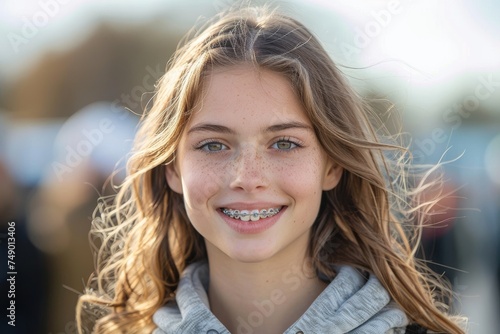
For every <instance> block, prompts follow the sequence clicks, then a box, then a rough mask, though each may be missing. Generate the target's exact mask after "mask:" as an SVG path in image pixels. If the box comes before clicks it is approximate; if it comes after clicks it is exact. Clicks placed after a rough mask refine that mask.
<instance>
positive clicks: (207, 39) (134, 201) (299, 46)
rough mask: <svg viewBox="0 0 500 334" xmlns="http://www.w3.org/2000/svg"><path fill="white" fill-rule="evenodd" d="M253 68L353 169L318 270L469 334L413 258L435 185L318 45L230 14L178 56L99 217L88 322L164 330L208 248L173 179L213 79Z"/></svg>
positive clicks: (316, 237)
mask: <svg viewBox="0 0 500 334" xmlns="http://www.w3.org/2000/svg"><path fill="white" fill-rule="evenodd" d="M243 63H247V64H248V63H249V64H252V65H253V66H255V67H256V68H262V69H268V70H271V71H274V72H276V73H279V74H281V75H283V76H284V77H286V78H287V79H288V80H289V81H290V83H291V84H292V86H293V88H294V90H295V92H296V94H297V96H298V97H299V99H300V101H301V102H302V104H303V107H304V109H305V111H306V112H307V114H308V116H309V118H310V120H311V123H312V124H313V127H314V130H315V132H316V135H317V137H318V139H319V142H320V143H321V145H322V147H323V148H324V150H325V151H326V153H327V154H328V155H329V156H330V157H331V158H332V159H333V160H334V161H336V162H338V163H339V164H340V165H341V166H342V167H343V169H344V172H343V175H342V178H341V181H340V183H339V185H338V186H337V187H336V188H334V189H333V190H331V191H326V192H324V193H323V196H322V203H321V208H320V212H319V215H318V217H317V219H316V221H315V223H314V225H313V227H312V233H311V239H310V244H309V251H310V254H309V255H310V256H311V258H312V259H313V265H314V266H315V268H316V269H317V270H318V271H320V272H322V273H324V274H326V275H328V276H330V277H333V276H334V271H333V269H332V268H333V266H332V265H333V264H340V263H344V264H349V265H352V266H355V267H357V268H360V269H362V270H366V271H369V272H372V273H374V274H375V275H376V276H377V277H378V278H379V280H380V281H381V283H382V284H383V286H384V287H385V288H386V289H387V291H388V292H389V293H390V295H391V296H392V298H393V299H394V300H395V301H396V303H397V304H398V305H400V307H401V308H402V309H403V310H404V311H405V312H406V313H407V315H408V316H409V318H410V319H411V320H412V321H414V322H417V323H419V324H420V325H422V326H423V327H425V328H428V329H430V330H433V331H435V332H446V333H463V330H461V329H460V328H459V326H458V325H457V322H456V321H455V320H454V319H453V318H452V317H450V316H448V315H447V314H446V307H445V304H444V303H442V302H440V301H441V300H442V298H441V297H443V296H441V295H440V294H441V293H442V292H443V291H445V289H444V290H443V289H436V287H442V284H441V283H440V282H439V281H438V280H437V279H436V277H434V276H432V275H431V274H429V273H428V272H427V271H425V268H424V267H423V266H421V265H419V264H418V263H417V261H416V260H415V257H414V255H415V247H416V243H417V242H418V233H417V234H416V237H415V234H414V233H413V229H414V224H413V220H414V218H415V217H416V216H419V217H423V216H424V215H422V214H419V215H417V213H422V212H423V213H425V211H426V210H428V207H429V206H428V205H425V204H422V203H420V204H418V202H417V201H416V200H415V199H416V198H417V197H418V195H419V194H420V192H421V190H422V189H424V188H425V187H427V184H426V182H425V180H426V178H425V177H424V178H423V181H421V183H420V184H417V185H416V186H415V187H413V188H411V187H410V184H409V182H408V181H407V179H408V175H407V174H408V170H409V168H410V167H409V161H408V152H407V150H406V149H405V148H404V147H402V146H400V145H393V144H387V143H384V142H382V141H381V140H380V139H378V134H377V132H378V131H379V130H380V129H379V128H375V127H374V126H373V125H372V119H371V118H372V117H371V116H370V113H369V108H367V107H366V105H365V104H364V103H363V102H362V99H361V98H359V97H358V96H357V94H356V93H355V92H354V91H353V90H352V89H351V88H350V86H349V85H348V83H347V82H346V80H345V79H344V77H343V75H342V74H341V73H340V71H339V70H338V68H337V67H336V65H335V64H334V63H333V61H332V59H331V58H330V57H329V56H328V54H327V52H326V51H325V50H324V48H323V47H322V46H321V44H320V43H319V42H318V40H317V39H316V38H315V37H314V36H313V35H312V34H311V33H310V32H309V31H308V30H307V29H306V28H305V27H304V26H303V25H302V24H300V23H299V22H297V21H296V20H294V19H292V18H290V17H287V16H284V15H281V14H278V13H276V12H275V11H270V10H268V9H267V8H246V9H241V10H238V11H233V12H230V13H226V14H223V15H220V16H219V17H217V19H216V20H215V22H213V23H212V24H209V25H207V26H206V27H205V28H204V29H202V32H201V33H199V34H197V35H195V36H194V37H193V38H192V39H191V40H189V42H187V43H186V44H185V45H184V46H182V47H181V48H180V49H179V50H178V51H177V53H176V54H175V56H174V58H173V60H172V61H171V63H170V65H169V68H168V71H167V73H166V74H165V76H164V77H163V78H162V79H161V81H160V82H159V85H158V88H157V91H156V95H155V100H154V105H153V107H152V109H151V110H150V111H149V112H147V113H146V114H145V115H144V116H143V119H142V123H141V128H140V130H139V132H138V134H137V138H136V141H135V149H134V154H133V156H132V157H131V159H130V160H129V163H128V176H127V178H126V180H125V181H124V183H123V184H122V186H121V189H120V191H119V193H118V194H117V196H116V197H115V198H112V199H102V200H101V202H100V205H99V206H98V209H97V210H96V215H95V217H94V221H93V228H92V232H91V234H92V237H93V239H94V245H96V246H95V247H96V249H95V250H96V262H97V263H96V267H97V268H96V272H95V277H94V278H93V279H92V280H91V286H92V287H94V290H89V291H88V293H87V294H85V295H83V296H82V297H81V298H80V301H79V304H78V318H79V319H78V320H79V321H80V317H81V315H82V312H83V311H85V310H86V307H87V306H88V305H89V304H95V305H101V306H105V307H107V308H109V309H110V310H111V311H110V312H109V313H108V314H106V315H101V314H98V315H97V317H101V318H100V319H98V320H97V322H96V325H95V327H94V330H95V331H96V332H98V333H115V332H130V333H136V332H143V331H144V330H145V329H153V328H154V324H153V323H152V315H153V313H154V312H155V311H156V310H157V309H158V308H159V307H160V306H162V305H163V304H165V303H166V302H168V301H169V300H172V299H173V298H175V292H176V288H177V285H178V282H179V277H180V273H181V272H182V271H183V269H184V268H185V267H186V266H187V265H189V264H190V263H193V262H195V261H197V260H200V259H204V258H206V252H205V244H204V240H203V238H202V237H201V236H200V234H199V233H197V232H196V231H195V229H194V228H193V227H192V226H191V224H190V222H189V220H188V218H187V215H186V212H185V209H184V206H183V199H182V195H179V194H177V193H175V192H174V191H172V190H171V189H170V188H169V186H168V184H167V181H166V178H165V169H166V165H167V164H169V163H171V162H172V161H173V159H174V157H175V152H176V148H177V145H178V142H179V138H180V136H181V134H182V131H183V130H184V127H185V125H186V123H187V122H188V120H189V117H190V112H191V111H192V110H193V108H194V107H195V105H196V101H197V98H198V97H199V94H200V91H201V84H202V82H203V80H204V78H205V77H206V76H207V75H208V74H209V73H210V71H211V70H212V69H213V68H215V67H225V66H231V65H235V64H243ZM109 201H112V202H109ZM427 204H430V203H427ZM421 219H422V218H421ZM96 241H97V242H96ZM86 314H87V313H86ZM88 317H89V316H87V318H88ZM80 325H81V326H82V324H81V321H80Z"/></svg>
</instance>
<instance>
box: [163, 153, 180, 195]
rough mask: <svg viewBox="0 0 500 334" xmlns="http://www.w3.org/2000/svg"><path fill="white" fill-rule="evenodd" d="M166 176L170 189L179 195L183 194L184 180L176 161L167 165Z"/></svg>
mask: <svg viewBox="0 0 500 334" xmlns="http://www.w3.org/2000/svg"><path fill="white" fill-rule="evenodd" d="M165 174H166V177H167V183H168V186H169V187H170V189H172V190H173V191H175V192H176V193H178V194H182V180H181V176H180V173H179V171H178V168H177V164H176V163H175V161H172V162H171V163H169V164H168V165H167V168H166V173H165Z"/></svg>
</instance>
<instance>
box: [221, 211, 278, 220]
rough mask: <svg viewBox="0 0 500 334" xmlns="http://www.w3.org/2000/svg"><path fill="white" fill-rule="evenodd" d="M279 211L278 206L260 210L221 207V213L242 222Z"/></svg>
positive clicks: (268, 215) (272, 214)
mask: <svg viewBox="0 0 500 334" xmlns="http://www.w3.org/2000/svg"><path fill="white" fill-rule="evenodd" d="M278 212H280V209H279V208H270V209H262V210H260V211H259V210H252V211H249V210H241V211H240V210H231V209H226V208H224V209H222V213H223V214H225V215H226V216H229V217H231V218H234V219H240V220H242V221H244V222H247V221H250V220H251V221H253V222H255V221H258V220H259V219H264V218H268V217H272V216H274V215H276V214H278Z"/></svg>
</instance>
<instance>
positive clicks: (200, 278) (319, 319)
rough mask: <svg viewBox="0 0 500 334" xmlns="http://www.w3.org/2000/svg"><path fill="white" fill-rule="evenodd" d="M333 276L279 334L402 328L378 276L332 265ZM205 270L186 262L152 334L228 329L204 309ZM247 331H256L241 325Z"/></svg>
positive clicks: (217, 333) (402, 319) (368, 333)
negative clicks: (333, 267) (321, 290)
mask: <svg viewBox="0 0 500 334" xmlns="http://www.w3.org/2000/svg"><path fill="white" fill-rule="evenodd" d="M336 269H337V275H336V277H335V278H334V279H333V281H332V282H331V283H330V284H329V285H328V286H327V287H326V288H325V290H323V292H322V293H321V294H320V295H319V296H318V298H316V300H315V301H314V302H313V303H312V304H311V306H310V307H309V308H308V309H307V311H306V312H305V313H304V314H303V315H302V316H301V317H300V318H299V319H298V320H297V321H296V322H295V323H294V324H293V325H292V326H290V328H288V329H287V330H286V331H285V333H284V334H296V333H300V332H302V333H305V334H308V333H332V334H341V333H359V334H361V333H363V334H380V333H395V334H396V333H404V327H405V326H406V325H407V324H408V319H407V317H406V315H405V313H404V312H403V311H402V310H401V309H399V308H398V307H397V305H396V304H395V303H393V302H391V299H390V296H389V294H388V293H387V291H386V290H385V289H384V287H383V286H382V285H381V284H380V282H379V281H378V279H377V278H376V277H375V276H373V275H370V276H369V277H368V279H366V278H365V277H364V276H363V275H361V274H360V273H359V272H358V271H357V270H356V269H354V268H352V267H349V266H337V267H336ZM208 281H209V272H208V264H207V263H206V262H197V263H193V264H191V265H189V266H188V267H187V268H186V269H185V271H184V273H183V275H182V278H181V280H180V282H179V286H178V288H177V293H176V298H175V301H171V302H169V303H168V304H166V305H165V306H163V307H161V308H160V309H159V310H158V311H157V312H156V313H155V314H154V316H153V321H154V322H155V324H156V325H157V326H158V329H157V330H155V332H154V333H155V334H173V333H208V334H212V333H213V334H228V333H229V331H228V330H227V329H226V328H225V327H224V325H223V324H222V323H221V322H220V321H219V320H218V319H217V318H216V317H215V316H214V314H213V313H212V312H211V311H210V307H209V303H208V295H207V290H208ZM245 326H247V331H248V329H250V330H253V332H249V333H257V332H258V328H255V329H252V328H251V326H249V325H248V324H245Z"/></svg>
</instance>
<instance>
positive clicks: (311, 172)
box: [167, 66, 342, 262]
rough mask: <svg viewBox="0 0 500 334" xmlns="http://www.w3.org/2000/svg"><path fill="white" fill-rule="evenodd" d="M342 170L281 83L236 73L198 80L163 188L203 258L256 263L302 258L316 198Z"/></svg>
mask: <svg viewBox="0 0 500 334" xmlns="http://www.w3.org/2000/svg"><path fill="white" fill-rule="evenodd" d="M341 173H342V169H341V167H339V166H338V165H337V164H336V163H334V162H333V161H331V160H330V159H328V158H327V155H326V153H325V152H324V151H323V149H322V148H321V146H320V144H319V142H318V140H317V138H316V135H315V133H314V131H313V128H312V125H311V122H310V121H309V119H308V117H307V116H306V114H305V112H304V110H303V108H302V106H301V104H300V102H299V100H298V98H297V97H296V96H295V94H294V92H293V90H292V88H291V86H290V84H289V82H288V81H287V80H286V79H285V78H284V77H282V76H281V75H279V74H277V73H274V72H271V71H268V70H259V71H257V70H255V69H253V68H251V67H250V66H235V67H231V68H229V69H223V70H217V71H214V72H213V73H211V74H210V75H209V76H208V77H207V79H206V82H205V85H204V91H203V94H202V97H201V100H200V104H199V107H198V109H197V110H196V111H195V113H194V114H193V115H192V117H191V119H190V121H189V123H188V124H187V126H186V128H185V130H184V132H183V135H182V137H181V140H180V143H179V147H178V150H177V155H176V160H175V164H172V165H169V166H168V168H167V181H168V184H169V186H170V187H171V188H172V189H173V190H174V191H176V192H178V193H181V194H183V197H184V203H185V207H186V212H187V214H188V216H189V219H190V221H191V223H192V224H193V226H194V227H195V228H196V230H197V231H198V232H199V233H200V234H201V235H202V236H203V237H204V238H205V241H206V246H207V252H208V255H209V257H210V259H211V260H212V259H213V258H214V257H216V256H218V257H229V258H231V259H233V260H237V261H242V262H258V261H264V260H268V259H272V258H273V257H277V256H280V255H286V254H288V255H289V256H297V254H302V255H305V252H306V248H307V245H308V240H309V231H310V228H311V226H312V224H313V223H314V220H315V218H316V216H317V214H318V211H319V206H320V200H321V194H322V191H323V190H330V189H332V188H334V187H335V186H336V185H337V183H338V181H339V179H340V176H341Z"/></svg>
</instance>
